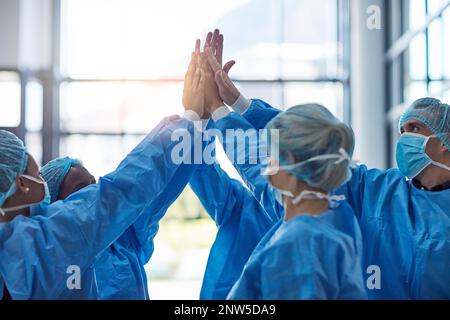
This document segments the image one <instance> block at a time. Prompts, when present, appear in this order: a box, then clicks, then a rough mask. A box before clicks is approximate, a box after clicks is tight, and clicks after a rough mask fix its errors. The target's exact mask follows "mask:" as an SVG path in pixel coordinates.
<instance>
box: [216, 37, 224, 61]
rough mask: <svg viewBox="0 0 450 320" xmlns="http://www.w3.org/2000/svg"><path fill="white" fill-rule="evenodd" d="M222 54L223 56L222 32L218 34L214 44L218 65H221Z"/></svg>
mask: <svg viewBox="0 0 450 320" xmlns="http://www.w3.org/2000/svg"><path fill="white" fill-rule="evenodd" d="M222 56H223V34H221V35H219V38H218V39H217V45H216V59H217V62H218V63H219V64H220V65H222Z"/></svg>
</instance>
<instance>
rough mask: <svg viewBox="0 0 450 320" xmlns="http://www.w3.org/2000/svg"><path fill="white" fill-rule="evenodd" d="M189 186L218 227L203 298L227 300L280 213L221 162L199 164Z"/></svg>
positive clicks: (204, 280)
mask: <svg viewBox="0 0 450 320" xmlns="http://www.w3.org/2000/svg"><path fill="white" fill-rule="evenodd" d="M209 128H211V127H210V126H209ZM190 186H191V188H192V190H193V191H194V192H195V193H196V195H197V196H198V198H199V200H200V201H201V203H202V204H203V206H204V208H205V209H206V211H207V212H208V214H209V215H210V217H211V218H212V219H213V220H214V222H215V223H216V225H217V228H218V230H217V235H216V239H215V241H214V243H213V246H212V248H211V251H210V254H209V258H208V262H207V265H206V271H205V275H204V278H203V285H202V289H201V292H200V299H202V300H204V299H213V300H220V299H225V298H226V297H227V294H228V293H229V291H230V289H231V287H232V286H233V284H234V283H235V282H236V281H237V279H238V278H239V276H240V274H241V273H242V270H243V268H244V265H245V263H246V262H247V260H248V258H249V257H250V255H251V253H252V252H253V250H254V249H255V247H256V245H257V244H258V242H259V241H260V240H261V238H262V237H263V236H264V235H265V234H266V232H267V231H268V230H269V229H270V228H271V227H272V226H273V225H274V224H275V223H276V222H277V221H279V220H280V218H281V216H280V215H279V214H278V213H276V214H275V215H270V214H269V213H267V212H266V211H265V210H264V208H263V207H262V206H261V205H260V204H259V202H258V201H257V200H256V199H255V197H254V196H253V195H252V194H251V192H250V191H249V190H248V189H247V188H245V187H244V186H243V185H242V183H241V182H240V181H237V180H235V179H231V178H230V177H229V176H228V175H227V173H226V172H224V171H223V170H222V169H221V168H220V166H219V164H202V165H201V166H199V168H198V169H197V171H196V172H195V173H194V175H193V176H192V179H191V181H190Z"/></svg>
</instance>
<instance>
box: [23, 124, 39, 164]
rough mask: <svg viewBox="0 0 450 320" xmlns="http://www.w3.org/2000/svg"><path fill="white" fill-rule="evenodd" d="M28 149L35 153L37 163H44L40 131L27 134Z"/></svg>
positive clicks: (26, 143)
mask: <svg viewBox="0 0 450 320" xmlns="http://www.w3.org/2000/svg"><path fill="white" fill-rule="evenodd" d="M25 145H26V146H27V151H28V152H29V153H30V154H32V155H33V158H34V160H36V163H37V164H38V165H39V166H41V165H42V135H41V134H40V133H34V132H28V133H27V134H26V136H25Z"/></svg>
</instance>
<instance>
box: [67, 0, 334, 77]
mask: <svg viewBox="0 0 450 320" xmlns="http://www.w3.org/2000/svg"><path fill="white" fill-rule="evenodd" d="M63 4H64V5H63V8H64V10H63V12H64V14H63V15H62V34H63V36H62V39H61V41H62V61H63V70H65V72H66V73H67V74H68V75H69V76H71V77H73V78H88V79H90V78H107V79H109V78H139V79H142V78H146V79H159V78H171V79H173V78H175V79H182V78H183V76H184V73H185V69H186V67H187V63H188V60H189V56H190V51H191V50H192V49H193V44H194V40H195V38H197V37H202V36H204V34H205V33H206V31H208V30H210V29H212V28H214V27H219V28H220V29H221V30H222V32H223V33H224V35H225V37H226V41H225V50H224V54H225V60H228V59H229V58H232V59H235V60H236V61H237V62H238V64H237V66H236V67H235V69H234V71H233V77H236V78H239V79H253V78H257V79H260V78H261V79H277V78H280V77H290V78H305V77H319V76H321V77H323V76H333V77H334V76H335V74H336V70H337V66H336V60H337V59H336V58H337V39H336V37H337V31H336V19H337V10H336V1H335V0H320V1H309V0H283V1H282V0H231V1H230V0H228V1H222V0H197V1H185V0H168V1H145V0H127V1H125V0H76V1H75V0H66V1H64V2H63ZM283 8H284V9H283ZM200 12H201V14H199V13H200ZM168 17H169V18H168ZM283 24H284V26H283ZM180 26H182V27H180ZM255 26H257V27H255ZM283 30H284V31H283ZM308 30H316V32H314V33H311V32H309V31H308Z"/></svg>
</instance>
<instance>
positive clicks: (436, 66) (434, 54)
mask: <svg viewBox="0 0 450 320" xmlns="http://www.w3.org/2000/svg"><path fill="white" fill-rule="evenodd" d="M428 36H429V45H428V46H429V51H428V52H429V59H428V61H429V64H430V77H431V78H432V79H440V78H441V77H442V76H443V71H444V63H443V62H444V56H443V53H444V48H443V43H445V41H444V38H443V37H442V36H443V35H442V20H441V19H437V20H435V21H433V22H432V23H431V24H430V26H429V29H428Z"/></svg>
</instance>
